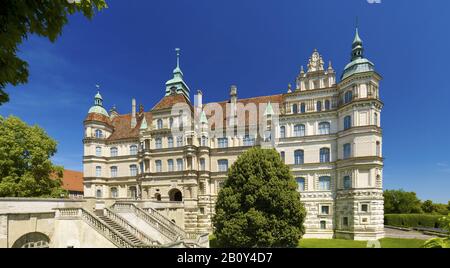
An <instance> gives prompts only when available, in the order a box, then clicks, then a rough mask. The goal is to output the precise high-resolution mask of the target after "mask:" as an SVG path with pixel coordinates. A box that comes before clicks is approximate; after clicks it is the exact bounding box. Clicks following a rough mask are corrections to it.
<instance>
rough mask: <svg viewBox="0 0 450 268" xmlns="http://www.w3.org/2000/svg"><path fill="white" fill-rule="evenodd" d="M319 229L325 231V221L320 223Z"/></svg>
mask: <svg viewBox="0 0 450 268" xmlns="http://www.w3.org/2000/svg"><path fill="white" fill-rule="evenodd" d="M320 229H322V230H325V229H327V222H326V221H320Z"/></svg>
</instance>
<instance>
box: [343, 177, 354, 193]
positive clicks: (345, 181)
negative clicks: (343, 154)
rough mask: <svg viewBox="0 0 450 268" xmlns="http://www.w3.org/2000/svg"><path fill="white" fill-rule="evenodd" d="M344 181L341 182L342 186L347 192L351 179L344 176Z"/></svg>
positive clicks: (350, 185) (350, 186)
mask: <svg viewBox="0 0 450 268" xmlns="http://www.w3.org/2000/svg"><path fill="white" fill-rule="evenodd" d="M343 180H344V181H343V184H344V185H343V186H344V189H345V190H348V189H350V188H352V179H351V178H350V176H344V179H343Z"/></svg>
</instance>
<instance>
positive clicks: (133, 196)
mask: <svg viewBox="0 0 450 268" xmlns="http://www.w3.org/2000/svg"><path fill="white" fill-rule="evenodd" d="M128 194H129V197H130V198H131V199H136V198H137V190H136V187H135V186H130V188H128Z"/></svg>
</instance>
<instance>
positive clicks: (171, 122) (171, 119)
mask: <svg viewBox="0 0 450 268" xmlns="http://www.w3.org/2000/svg"><path fill="white" fill-rule="evenodd" d="M169 126H170V128H172V127H173V118H172V117H171V118H170V119H169Z"/></svg>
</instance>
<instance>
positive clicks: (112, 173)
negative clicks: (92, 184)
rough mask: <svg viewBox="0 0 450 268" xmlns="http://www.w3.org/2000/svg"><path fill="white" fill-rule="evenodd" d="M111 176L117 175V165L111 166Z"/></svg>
mask: <svg viewBox="0 0 450 268" xmlns="http://www.w3.org/2000/svg"><path fill="white" fill-rule="evenodd" d="M111 177H113V178H115V177H117V167H111Z"/></svg>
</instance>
